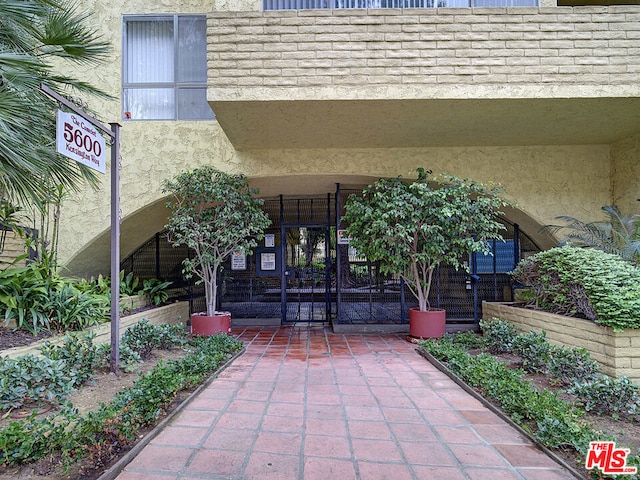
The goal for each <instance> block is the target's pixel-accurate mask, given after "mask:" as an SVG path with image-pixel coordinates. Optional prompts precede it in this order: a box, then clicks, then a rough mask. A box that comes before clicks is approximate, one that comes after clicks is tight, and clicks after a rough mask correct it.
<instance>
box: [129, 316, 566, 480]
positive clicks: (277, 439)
mask: <svg viewBox="0 0 640 480" xmlns="http://www.w3.org/2000/svg"><path fill="white" fill-rule="evenodd" d="M234 334H235V335H238V337H239V338H240V340H242V341H243V342H245V345H246V347H247V351H246V353H245V354H244V355H242V356H241V357H239V358H238V359H237V360H235V362H234V363H233V364H232V365H231V366H230V367H229V368H227V369H226V370H224V371H223V372H222V373H221V374H220V376H219V377H218V378H217V379H216V380H214V381H213V382H212V383H211V385H210V386H209V387H208V388H206V389H205V390H203V391H202V392H201V393H200V394H199V395H198V396H197V397H196V398H194V399H193V401H192V402H190V403H189V405H188V406H187V407H186V408H185V409H184V410H182V412H180V413H179V414H178V415H177V416H176V417H175V418H174V419H173V421H172V422H171V423H170V424H169V425H168V426H166V427H165V428H164V430H163V431H162V432H161V433H160V434H159V435H158V436H157V437H156V438H154V439H153V440H152V441H151V443H150V444H149V445H147V446H146V447H145V448H144V449H143V450H142V452H141V453H139V454H138V455H137V456H136V457H135V458H134V459H133V461H131V462H130V463H129V464H128V465H127V466H126V468H125V470H124V471H123V472H122V473H120V475H119V476H118V477H117V479H118V480H196V479H200V480H202V479H209V480H213V479H242V480H249V479H256V480H257V479H265V480H277V479H282V480H298V479H304V480H316V479H317V480H351V479H361V480H383V479H389V480H404V479H420V480H422V479H424V480H428V479H443V480H457V479H473V480H476V479H477V480H480V479H490V480H511V479H514V480H515V479H521V480H522V479H527V480H534V479H544V480H560V479H570V478H573V477H572V475H571V474H570V473H569V472H568V471H566V470H563V469H562V468H561V467H560V466H559V465H558V464H557V463H555V462H554V461H553V460H552V459H550V458H549V457H548V456H547V455H545V454H544V453H542V452H541V451H539V450H538V449H536V448H535V447H534V446H533V445H532V444H531V443H530V441H529V440H527V439H526V438H525V437H523V436H521V435H520V434H519V433H518V432H517V431H516V430H514V429H513V428H511V427H510V426H509V425H508V424H506V423H505V422H504V421H502V420H501V419H500V418H499V417H497V416H496V415H495V414H493V413H492V412H491V411H489V410H488V409H487V408H485V407H484V406H483V405H482V404H481V403H480V402H478V401H477V400H475V399H474V398H473V397H471V396H469V395H468V394H467V393H466V392H464V391H463V390H462V389H461V388H460V387H459V386H457V385H456V384H455V383H454V382H453V381H452V380H450V379H449V378H448V377H447V376H446V375H444V374H443V373H441V372H440V371H438V370H437V369H436V368H435V367H434V366H433V365H431V364H430V363H429V362H428V361H426V360H425V359H424V358H422V357H421V356H419V355H418V354H417V353H416V352H415V351H414V346H413V345H411V344H409V343H407V342H406V341H405V340H404V337H402V336H398V335H338V334H333V333H331V332H330V331H329V330H327V329H323V328H306V327H303V328H300V327H281V328H266V327H265V328H247V329H237V330H236V331H234Z"/></svg>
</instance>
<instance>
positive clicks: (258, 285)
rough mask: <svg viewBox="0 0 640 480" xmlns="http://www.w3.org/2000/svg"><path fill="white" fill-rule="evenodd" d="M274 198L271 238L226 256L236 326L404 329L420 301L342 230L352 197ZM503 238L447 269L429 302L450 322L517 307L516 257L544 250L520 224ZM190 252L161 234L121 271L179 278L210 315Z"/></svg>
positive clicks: (225, 306) (176, 295) (182, 293)
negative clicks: (462, 265) (187, 273)
mask: <svg viewBox="0 0 640 480" xmlns="http://www.w3.org/2000/svg"><path fill="white" fill-rule="evenodd" d="M340 187H341V186H340V185H338V186H337V190H336V193H335V194H327V195H326V196H309V197H297V198H285V197H283V196H280V197H276V198H273V197H272V198H267V199H265V201H264V204H263V207H262V208H263V210H264V211H265V212H266V213H267V214H268V215H269V218H270V219H271V222H272V224H271V227H270V228H269V229H268V230H267V232H266V237H265V238H264V239H261V240H260V242H259V245H258V246H257V248H256V249H255V250H254V251H253V252H252V254H250V255H244V254H239V255H236V256H234V258H230V259H228V260H227V261H226V262H225V264H224V265H223V267H222V268H221V271H220V277H219V278H220V284H219V288H220V291H219V299H220V304H219V305H218V308H219V309H221V310H227V311H230V312H231V314H232V318H233V319H234V321H235V322H237V323H236V324H240V325H241V324H247V325H249V324H253V325H280V324H288V325H291V324H296V323H317V324H329V325H331V326H332V327H333V328H334V329H339V328H343V327H344V328H346V329H351V330H349V331H353V330H354V329H356V330H357V328H361V329H362V330H363V331H373V330H374V329H376V328H379V327H378V326H380V325H387V326H388V327H389V328H392V326H393V325H403V324H406V323H407V322H408V318H409V317H408V315H409V309H410V308H411V307H413V306H416V301H415V299H414V298H413V296H412V295H411V294H410V292H409V291H408V289H407V288H406V286H405V285H404V283H403V281H402V278H401V277H400V276H399V275H389V274H383V273H382V271H381V269H380V265H379V264H377V263H376V262H372V261H370V260H369V259H368V258H366V257H365V256H364V255H362V254H361V253H360V252H358V251H357V250H356V249H355V248H353V246H352V245H350V244H349V242H348V241H345V239H344V237H343V236H341V237H340V239H338V233H339V232H341V231H342V233H343V230H344V229H345V227H346V225H344V224H343V223H342V222H341V221H340V217H341V214H342V212H344V203H345V201H346V199H347V198H348V196H349V195H352V194H356V195H357V194H359V193H360V192H361V191H362V187H360V186H354V187H350V188H346V187H345V188H340ZM503 222H504V224H505V227H506V230H505V231H504V233H503V237H504V240H499V241H492V242H490V245H489V247H490V251H491V254H490V255H483V254H478V255H472V256H470V257H469V258H468V259H466V261H467V262H468V263H467V264H468V267H469V271H468V272H467V271H464V270H462V269H461V270H459V271H456V270H455V269H453V268H441V269H439V270H438V271H437V272H436V276H435V278H434V285H433V288H432V289H431V297H430V302H431V304H432V305H433V306H436V307H440V308H444V309H445V310H446V311H447V322H448V323H462V324H467V323H468V324H477V322H478V320H479V319H480V318H481V314H482V312H481V308H482V301H483V300H487V301H508V300H511V292H512V291H511V289H512V285H511V279H510V277H509V275H508V272H509V271H510V270H512V269H513V268H514V266H515V264H516V263H517V261H518V259H520V258H524V257H526V256H527V255H529V254H532V253H536V252H537V251H539V248H538V247H537V246H536V245H535V244H534V243H533V242H532V241H531V240H530V239H529V238H528V237H527V236H526V234H524V232H520V230H519V227H518V225H516V224H512V223H510V222H508V221H507V220H506V219H503ZM190 255H191V252H189V251H188V250H186V248H179V249H175V248H172V247H171V246H170V245H169V244H168V243H167V241H166V235H164V234H163V233H158V234H157V235H156V236H155V237H154V238H153V239H151V240H150V241H149V242H147V243H146V244H145V245H143V246H142V247H141V248H140V249H139V250H138V251H136V252H134V253H133V254H132V255H131V256H129V257H128V258H126V259H125V260H124V261H123V262H122V265H121V268H122V269H123V270H125V271H126V272H127V273H128V272H133V273H134V275H136V276H138V277H139V278H141V279H145V278H150V277H156V278H161V279H163V280H169V281H172V282H173V283H172V286H171V292H170V295H171V298H172V299H185V300H187V299H188V300H189V302H190V308H191V311H192V312H198V311H203V310H204V307H205V305H204V291H203V289H202V286H201V285H199V284H197V283H195V282H194V281H193V279H185V278H184V277H183V275H182V273H181V272H182V260H183V259H184V258H186V257H188V256H190Z"/></svg>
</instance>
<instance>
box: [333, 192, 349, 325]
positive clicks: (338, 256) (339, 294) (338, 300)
mask: <svg viewBox="0 0 640 480" xmlns="http://www.w3.org/2000/svg"><path fill="white" fill-rule="evenodd" d="M340 202H341V200H340V184H339V183H336V322H337V323H338V324H340V323H341V321H342V318H341V316H342V291H341V290H342V255H341V254H340V250H341V246H340V245H339V244H338V230H340V213H341V212H340ZM346 261H349V257H348V256H347V258H346Z"/></svg>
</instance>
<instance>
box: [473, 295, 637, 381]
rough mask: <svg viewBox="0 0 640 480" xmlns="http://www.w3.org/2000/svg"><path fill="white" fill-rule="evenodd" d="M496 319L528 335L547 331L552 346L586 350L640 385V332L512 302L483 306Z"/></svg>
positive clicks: (605, 370)
mask: <svg viewBox="0 0 640 480" xmlns="http://www.w3.org/2000/svg"><path fill="white" fill-rule="evenodd" d="M493 317H498V318H503V319H505V320H508V321H509V322H511V323H513V324H514V325H515V326H516V328H517V329H518V330H520V331H522V332H524V333H527V332H530V331H532V330H533V331H535V332H538V333H540V332H541V331H542V330H544V331H545V332H546V334H547V339H548V340H549V341H550V342H552V343H556V344H560V345H566V346H568V347H582V348H585V349H586V350H587V351H588V352H589V353H590V354H591V358H593V359H594V360H596V361H597V362H599V363H600V364H601V365H602V372H603V373H605V374H607V375H609V376H612V377H619V376H621V375H624V376H626V377H629V378H630V379H631V380H632V381H633V382H634V383H636V384H640V348H639V347H640V330H637V329H629V330H625V331H624V332H621V333H616V332H614V331H613V329H612V328H610V327H603V326H601V325H597V324H595V323H593V322H591V321H589V320H584V319H582V318H573V317H564V316H562V315H555V314H553V313H546V312H540V311H537V310H530V309H527V308H520V307H514V306H513V304H511V303H493V302H485V303H483V304H482V318H484V319H489V318H493Z"/></svg>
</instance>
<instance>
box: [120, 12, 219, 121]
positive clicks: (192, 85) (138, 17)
mask: <svg viewBox="0 0 640 480" xmlns="http://www.w3.org/2000/svg"><path fill="white" fill-rule="evenodd" d="M181 18H194V19H204V20H205V42H206V15H204V14H133V15H123V16H122V69H121V90H120V93H121V115H122V119H123V120H126V121H128V122H136V121H137V122H154V121H159V122H168V121H174V122H175V121H193V122H203V121H212V120H215V114H214V113H213V111H212V112H211V113H212V116H211V118H198V119H185V118H180V117H179V110H180V106H179V99H178V91H179V90H189V89H193V90H200V89H202V88H203V87H204V89H205V92H206V88H207V78H206V77H205V79H204V81H203V82H193V81H192V82H179V81H178V78H179V75H178V74H179V64H180V62H179V61H178V57H179V51H180V49H179V33H180V32H179V28H178V22H179V19H181ZM169 20H172V22H173V60H174V61H173V82H137V83H131V82H127V81H126V79H127V77H128V71H127V65H128V58H129V57H128V55H129V53H128V50H129V49H128V48H127V46H128V44H129V43H128V37H127V22H129V21H138V22H140V21H144V22H149V21H169ZM205 62H206V55H205ZM145 88H146V89H163V88H164V89H171V90H172V91H173V94H174V105H173V117H172V118H131V117H127V115H126V113H127V111H126V110H125V91H126V90H135V89H141V90H142V89H145ZM205 98H206V93H205Z"/></svg>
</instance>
